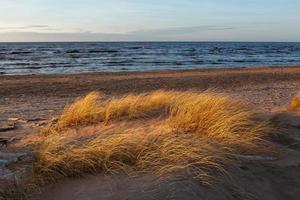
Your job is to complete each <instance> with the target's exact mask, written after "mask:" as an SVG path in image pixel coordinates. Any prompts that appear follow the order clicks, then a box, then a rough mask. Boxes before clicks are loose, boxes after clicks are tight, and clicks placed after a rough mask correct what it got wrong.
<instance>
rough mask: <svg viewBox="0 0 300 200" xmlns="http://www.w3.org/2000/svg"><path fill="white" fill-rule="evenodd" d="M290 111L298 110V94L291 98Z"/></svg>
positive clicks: (299, 94)
mask: <svg viewBox="0 0 300 200" xmlns="http://www.w3.org/2000/svg"><path fill="white" fill-rule="evenodd" d="M290 109H291V110H292V111H295V110H298V109H300V93H297V94H295V95H294V96H293V98H292V100H291V103H290Z"/></svg>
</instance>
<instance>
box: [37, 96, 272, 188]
mask: <svg viewBox="0 0 300 200" xmlns="http://www.w3.org/2000/svg"><path fill="white" fill-rule="evenodd" d="M121 123H127V124H128V126H122V125H121ZM130 123H131V125H129V124H130ZM132 123H133V125H132ZM108 126H109V127H112V128H103V127H108ZM268 132H270V125H269V123H268V122H266V121H261V120H256V112H255V111H253V109H251V108H250V107H249V106H247V105H246V104H244V103H243V102H240V101H238V100H235V99H233V98H231V97H228V96H224V95H219V94H217V93H214V92H212V91H207V92H202V93H196V92H176V91H155V92H151V93H142V94H129V95H126V96H122V97H112V98H109V99H103V98H101V95H100V94H99V93H97V92H92V93H90V94H89V95H87V96H86V97H84V98H82V99H80V100H78V101H77V102H75V103H74V104H72V105H71V106H69V107H67V108H66V109H65V110H64V111H63V113H62V114H61V116H60V118H59V120H58V122H57V124H56V125H53V126H51V127H48V129H47V131H45V132H44V134H40V136H39V140H38V141H39V145H38V148H37V150H36V155H37V162H36V171H37V173H38V174H40V175H41V176H43V177H52V178H56V177H73V176H79V175H82V174H85V173H95V172H102V173H113V174H115V173H120V172H122V173H123V172H125V173H128V174H129V173H131V172H148V173H152V174H156V175H158V176H162V175H167V174H169V173H176V172H186V171H188V172H190V173H191V174H192V175H193V177H195V178H198V179H199V180H201V181H202V183H209V182H210V181H211V178H212V177H214V176H216V175H217V174H220V173H221V174H223V173H226V170H225V168H226V166H228V165H231V163H233V162H234V161H235V159H236V156H237V155H240V154H247V155H249V154H255V153H261V152H264V151H266V149H267V147H266V146H267V145H266V141H265V140H264V137H265V135H266V134H267V133H268Z"/></svg>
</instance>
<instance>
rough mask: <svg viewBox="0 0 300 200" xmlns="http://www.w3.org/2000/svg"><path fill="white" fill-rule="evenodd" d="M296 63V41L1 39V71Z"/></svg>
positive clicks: (299, 57) (299, 60) (299, 56)
mask: <svg viewBox="0 0 300 200" xmlns="http://www.w3.org/2000/svg"><path fill="white" fill-rule="evenodd" d="M263 66H268V67H277V66H300V43H278V42H68V43H64V42H59V43H0V74H1V75H25V74H72V73H83V72H127V71H157V70H182V69H204V68H236V67H250V68H251V67H263Z"/></svg>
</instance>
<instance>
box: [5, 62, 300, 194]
mask: <svg viewBox="0 0 300 200" xmlns="http://www.w3.org/2000/svg"><path fill="white" fill-rule="evenodd" d="M160 89H162V90H174V91H189V90H191V91H196V92H199V91H204V90H214V91H216V92H217V93H224V94H225V95H229V96H231V97H233V98H234V99H238V100H241V101H243V102H246V103H248V104H250V105H251V106H253V107H254V109H255V110H256V112H258V113H263V114H266V115H274V116H276V117H273V118H274V119H273V121H274V123H275V124H280V126H284V127H286V128H287V130H288V137H289V138H292V139H291V140H292V142H291V143H288V144H289V145H291V148H289V147H287V146H285V145H284V144H281V143H280V144H276V145H275V146H276V148H277V149H278V150H279V149H280V154H279V155H280V156H279V157H278V159H276V160H272V161H263V162H262V161H257V160H255V161H249V160H248V158H242V159H241V163H240V164H239V166H240V171H236V170H234V173H235V176H236V182H237V184H240V185H241V186H242V188H243V189H245V191H247V192H250V193H251V194H254V193H255V195H257V196H258V197H259V199H260V198H262V197H265V199H282V198H285V197H287V199H288V198H290V199H295V197H296V196H297V195H298V194H300V191H299V188H298V186H299V185H300V183H299V181H298V180H296V179H295V177H298V175H299V173H300V171H299V164H300V157H299V152H298V151H299V147H298V146H297V144H298V143H297V144H296V146H295V143H294V142H295V141H296V142H297V141H298V139H299V138H298V137H299V136H298V134H297V133H298V127H299V126H300V125H299V122H298V121H299V116H298V115H297V114H296V115H295V114H288V116H286V113H287V111H288V108H289V103H290V101H291V98H292V96H293V95H294V94H295V93H297V92H299V91H300V67H280V68H269V67H265V68H239V69H203V70H187V71H157V72H131V73H86V74H70V75H26V76H25V75H23V76H0V122H1V128H5V127H6V126H7V123H8V122H9V123H11V122H13V124H14V127H13V128H12V129H11V130H8V131H3V132H2V136H5V137H8V138H11V137H14V138H15V139H17V140H21V141H22V138H26V137H27V136H30V135H32V134H36V133H38V132H39V131H40V130H42V129H43V128H44V127H46V126H47V124H49V122H50V121H51V120H52V119H53V118H54V117H57V116H58V115H59V114H60V113H61V112H62V110H63V108H64V107H65V106H66V105H68V104H71V103H72V102H73V101H74V100H76V99H77V98H79V97H82V96H85V95H86V94H88V93H89V92H92V91H99V92H101V93H102V94H103V95H104V96H105V97H108V98H109V97H111V96H116V97H118V96H120V95H125V94H128V93H141V92H150V91H155V90H160ZM282 113H283V114H282ZM159 120H160V119H158V121H155V120H154V121H151V120H150V121H147V120H146V122H147V123H149V124H152V123H154V124H155V123H158V124H159V123H160V121H159ZM278 121H279V122H278ZM132 123H133V125H132V124H131V122H128V124H127V122H124V123H123V122H120V123H119V124H118V123H117V124H116V127H117V128H120V127H127V128H128V127H135V126H139V125H140V123H141V122H139V121H137V122H134V121H133V122H132ZM136 123H137V124H138V125H137V124H136ZM130 124H131V125H130ZM282 124H283V125H282ZM98 129H99V130H100V132H101V131H107V130H109V129H110V128H109V126H108V128H107V127H105V126H104V127H103V126H102V125H101V126H100V128H99V127H98ZM149 129H150V130H151V127H150V128H149ZM87 130H94V129H87ZM95 130H97V128H96V129H95ZM99 130H98V131H99ZM112 130H114V128H112ZM83 132H85V129H83ZM76 134H77V132H76ZM84 134H85V133H84ZM93 134H94V133H93ZM288 142H290V141H288ZM15 143H16V145H17V144H18V142H13V144H12V146H10V145H9V146H8V147H6V148H4V147H2V148H3V151H4V152H6V153H10V152H15V147H14V144H15ZM19 151H20V150H19V149H18V148H17V152H19ZM21 152H23V150H22V149H21ZM255 159H257V158H255ZM259 159H260V158H258V160H259ZM27 164H28V163H27ZM27 164H26V163H25V166H27ZM22 165H24V164H21V166H22ZM152 178H153V177H148V176H145V177H144V176H141V177H137V179H128V177H124V176H116V177H102V175H99V176H91V177H90V176H87V177H85V178H84V179H79V180H76V179H75V180H73V179H66V180H65V181H62V182H59V183H58V185H56V184H55V185H50V186H49V187H46V188H44V189H43V192H42V193H41V194H37V195H33V198H32V199H37V200H39V199H49V200H50V199H51V200H52V199H69V198H72V199H80V200H83V199H97V198H100V199H114V198H115V199H118V198H119V197H120V196H127V197H128V198H131V199H143V198H137V197H141V196H140V195H144V193H143V192H141V191H144V190H145V189H146V190H149V193H147V195H149V196H144V197H145V199H149V197H150V196H152V195H158V196H157V197H158V198H157V199H164V198H165V197H166V196H165V195H166V194H170V193H171V192H173V190H174V191H177V189H178V188H181V187H182V185H180V184H182V183H179V185H176V184H175V185H174V186H172V187H171V188H170V183H169V182H167V183H159V185H160V186H161V187H160V188H159V189H158V191H154V190H152V189H151V188H152V187H154V186H153V185H152V184H151V183H152V182H153V180H152ZM253 180H255V181H254V185H253V186H249V185H251V184H252V183H253ZM99 181H100V182H101V183H103V184H99ZM140 182H142V183H143V184H142V185H141V184H139V183H140ZM171 182H172V181H171ZM250 183H251V184H250ZM1 184H2V186H3V184H4V185H6V182H4V183H3V182H1V181H0V186H1ZM127 184H128V187H124V185H127ZM172 184H173V183H172ZM188 184H189V187H187V189H188V190H187V191H183V192H179V191H180V190H178V192H179V193H178V194H179V196H177V197H180V195H182V196H183V197H184V198H186V199H194V198H196V197H200V196H201V197H203V198H210V197H211V198H212V199H227V197H223V192H222V191H223V190H226V192H228V191H229V190H227V189H226V188H225V187H224V184H225V185H226V183H222V184H221V185H220V186H217V189H216V190H215V191H217V190H218V192H217V193H214V192H213V191H212V190H211V189H208V188H205V187H202V186H201V187H199V185H198V184H197V183H196V182H194V181H191V182H188ZM122 185H123V186H122ZM138 185H139V187H137V186H138ZM56 186H57V187H56ZM155 187H156V186H155ZM173 187H174V188H173ZM258 187H259V188H260V187H262V189H260V190H258V189H257V188H258ZM128 188H131V189H128ZM279 188H280V189H279ZM297 188H298V189H297ZM156 189H157V188H156ZM78 190H80V191H79V192H77V191H78ZM189 190H193V193H190V192H189ZM99 191H101V192H100V193H99ZM194 192H195V194H194ZM228 194H229V195H232V194H230V192H229V193H228ZM194 195H196V196H194ZM275 196H276V198H275ZM228 199H232V198H231V197H230V198H228Z"/></svg>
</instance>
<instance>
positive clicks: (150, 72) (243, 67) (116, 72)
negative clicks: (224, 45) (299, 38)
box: [0, 64, 300, 78]
mask: <svg viewBox="0 0 300 200" xmlns="http://www.w3.org/2000/svg"><path fill="white" fill-rule="evenodd" d="M295 68H300V64H299V65H290V66H281V65H280V66H255V67H253V66H248V67H247V66H242V67H203V68H194V69H161V70H159V69H157V70H135V71H134V70H133V71H126V70H124V71H95V72H78V73H48V74H46V73H45V74H5V73H1V72H0V78H1V77H22V76H24V77H30V76H45V77H47V76H76V75H93V74H94V75H116V76H118V75H126V74H128V75H130V74H156V73H157V74H160V73H162V74H165V73H182V72H210V71H211V72H213V71H252V70H254V71H255V70H267V69H295Z"/></svg>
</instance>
